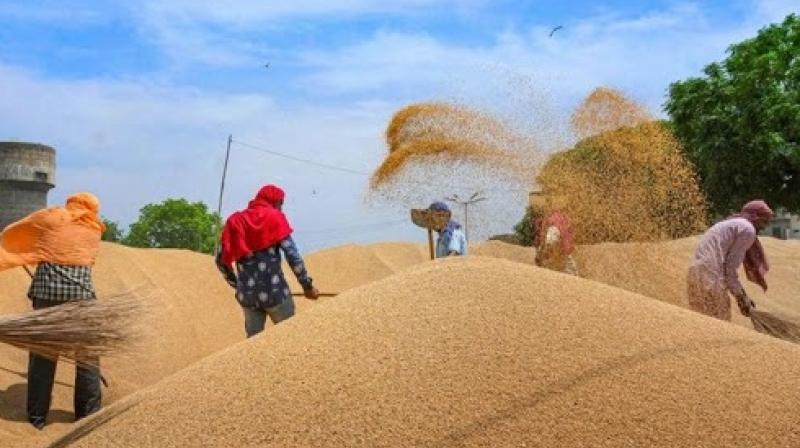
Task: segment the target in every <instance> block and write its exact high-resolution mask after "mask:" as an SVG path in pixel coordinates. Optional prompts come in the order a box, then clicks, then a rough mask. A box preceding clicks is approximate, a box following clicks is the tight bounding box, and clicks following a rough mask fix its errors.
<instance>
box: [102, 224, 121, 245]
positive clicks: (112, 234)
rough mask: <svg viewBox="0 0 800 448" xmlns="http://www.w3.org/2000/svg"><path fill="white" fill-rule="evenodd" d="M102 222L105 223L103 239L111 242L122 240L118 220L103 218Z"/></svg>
mask: <svg viewBox="0 0 800 448" xmlns="http://www.w3.org/2000/svg"><path fill="white" fill-rule="evenodd" d="M103 223H104V224H105V225H106V230H105V232H103V236H102V239H103V241H110V242H112V243H119V242H120V241H122V239H123V237H124V235H123V233H122V229H120V227H119V223H118V222H116V221H110V220H108V219H106V218H103Z"/></svg>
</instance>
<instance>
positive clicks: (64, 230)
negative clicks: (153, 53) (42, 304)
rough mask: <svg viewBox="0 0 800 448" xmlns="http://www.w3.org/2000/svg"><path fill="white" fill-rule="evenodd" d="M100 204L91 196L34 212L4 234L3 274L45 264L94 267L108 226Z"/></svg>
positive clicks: (74, 197)
mask: <svg viewBox="0 0 800 448" xmlns="http://www.w3.org/2000/svg"><path fill="white" fill-rule="evenodd" d="M99 211H100V201H99V200H97V197H96V196H95V195H93V194H91V193H77V194H73V195H72V196H70V197H68V198H67V201H66V204H65V206H64V207H51V208H46V209H43V210H39V211H38V212H34V213H31V214H30V215H28V216H27V217H25V218H23V219H21V220H19V221H17V222H15V223H13V224H11V225H9V226H8V227H6V228H5V229H4V230H3V231H2V233H0V271H2V270H4V269H9V268H13V267H17V266H23V265H32V264H37V263H40V262H43V261H48V262H51V263H58V264H65V265H75V266H91V265H93V264H94V261H95V258H96V257H97V253H98V251H99V249H100V238H101V235H102V233H103V231H104V230H105V225H103V222H102V221H101V220H100V217H99V215H98V212H99Z"/></svg>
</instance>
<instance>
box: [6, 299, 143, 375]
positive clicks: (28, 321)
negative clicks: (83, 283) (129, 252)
mask: <svg viewBox="0 0 800 448" xmlns="http://www.w3.org/2000/svg"><path fill="white" fill-rule="evenodd" d="M145 310H146V307H145V306H144V301H143V300H142V297H141V296H140V295H139V294H136V293H125V294H120V295H117V296H113V297H109V298H104V299H100V300H83V301H76V302H67V303H64V304H63V305H58V306H53V307H49V308H42V309H39V310H34V311H30V312H27V313H22V314H16V315H11V316H5V317H0V342H2V343H5V344H8V345H12V346H14V347H17V348H20V349H23V350H27V351H30V352H34V353H37V354H39V355H42V356H45V357H48V358H52V359H55V358H64V359H65V360H67V361H72V362H75V363H79V364H89V365H91V364H94V363H96V362H97V359H98V358H99V357H101V356H103V357H105V356H113V355H117V354H119V353H121V352H123V351H125V350H126V349H129V348H130V347H131V346H132V345H133V344H134V343H135V342H136V341H137V340H138V339H140V335H141V330H142V328H141V325H139V324H140V323H141V321H142V317H143V315H144V314H145Z"/></svg>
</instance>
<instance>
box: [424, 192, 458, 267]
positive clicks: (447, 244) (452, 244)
mask: <svg viewBox="0 0 800 448" xmlns="http://www.w3.org/2000/svg"><path fill="white" fill-rule="evenodd" d="M428 209H429V210H433V211H437V212H447V213H451V212H450V207H448V206H447V204H445V203H444V202H434V203H433V204H431V205H430V206H429V207H428ZM437 233H438V238H437V239H436V258H443V257H449V256H453V255H467V236H466V234H464V229H463V228H462V227H461V224H459V223H458V222H457V221H456V220H454V219H450V221H448V223H447V225H446V226H445V227H444V228H443V229H441V230H438V231H437Z"/></svg>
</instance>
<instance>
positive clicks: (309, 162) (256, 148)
mask: <svg viewBox="0 0 800 448" xmlns="http://www.w3.org/2000/svg"><path fill="white" fill-rule="evenodd" d="M233 142H234V143H237V144H239V145H242V146H245V147H248V148H250V149H254V150H256V151H261V152H265V153H267V154H272V155H273V156H276V157H283V158H284V159H289V160H294V161H295V162H301V163H307V164H309V165H314V166H318V167H320V168H327V169H329V170H335V171H341V172H344V173H350V174H357V175H360V176H370V175H371V174H370V173H367V172H364V171H358V170H354V169H351V168H345V167H341V166H336V165H329V164H327V163H320V162H316V161H314V160H309V159H303V158H300V157H295V156H291V155H289V154H284V153H281V152H277V151H271V150H269V149H266V148H262V147H260V146H256V145H251V144H250V143H245V142H242V141H240V140H234V141H233Z"/></svg>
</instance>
